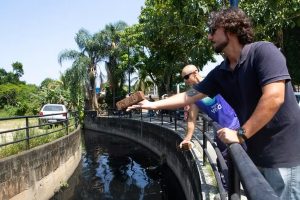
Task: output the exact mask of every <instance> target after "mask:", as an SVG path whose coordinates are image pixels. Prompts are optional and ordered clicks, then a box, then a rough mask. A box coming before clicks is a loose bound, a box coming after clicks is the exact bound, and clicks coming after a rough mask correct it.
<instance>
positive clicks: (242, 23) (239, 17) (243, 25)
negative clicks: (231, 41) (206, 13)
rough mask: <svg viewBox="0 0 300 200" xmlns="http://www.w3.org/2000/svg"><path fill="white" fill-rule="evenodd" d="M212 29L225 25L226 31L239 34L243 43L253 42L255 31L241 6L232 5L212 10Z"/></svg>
mask: <svg viewBox="0 0 300 200" xmlns="http://www.w3.org/2000/svg"><path fill="white" fill-rule="evenodd" d="M208 26H209V28H210V29H217V28H220V27H223V28H224V30H225V31H226V32H231V33H234V34H236V35H237V37H238V40H239V42H240V43H241V44H243V45H244V44H248V43H251V42H253V38H254V32H253V29H252V23H251V21H250V19H249V17H248V16H247V15H246V14H245V13H244V12H243V11H242V10H241V9H239V8H235V7H230V8H227V9H222V10H221V11H219V12H212V13H211V14H210V17H209V21H208Z"/></svg>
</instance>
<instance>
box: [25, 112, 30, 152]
mask: <svg viewBox="0 0 300 200" xmlns="http://www.w3.org/2000/svg"><path fill="white" fill-rule="evenodd" d="M25 120H26V149H30V143H29V140H30V137H29V121H28V117H26V118H25Z"/></svg>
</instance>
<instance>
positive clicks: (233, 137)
mask: <svg viewBox="0 0 300 200" xmlns="http://www.w3.org/2000/svg"><path fill="white" fill-rule="evenodd" d="M217 134H218V137H219V138H220V140H221V141H222V142H224V143H225V144H231V143H242V142H243V141H241V139H240V138H239V137H238V135H237V131H236V130H232V129H229V128H221V129H220V130H218V131H217Z"/></svg>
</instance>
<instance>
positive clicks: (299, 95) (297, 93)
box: [294, 92, 300, 107]
mask: <svg viewBox="0 0 300 200" xmlns="http://www.w3.org/2000/svg"><path fill="white" fill-rule="evenodd" d="M294 94H295V96H296V99H297V102H298V104H299V107H300V92H294Z"/></svg>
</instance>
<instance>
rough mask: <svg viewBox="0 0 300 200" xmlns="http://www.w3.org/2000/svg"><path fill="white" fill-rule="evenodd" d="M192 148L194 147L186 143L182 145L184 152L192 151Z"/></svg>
mask: <svg viewBox="0 0 300 200" xmlns="http://www.w3.org/2000/svg"><path fill="white" fill-rule="evenodd" d="M191 148H192V145H191V144H190V143H184V144H182V147H181V149H182V150H183V151H187V150H190V149H191Z"/></svg>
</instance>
